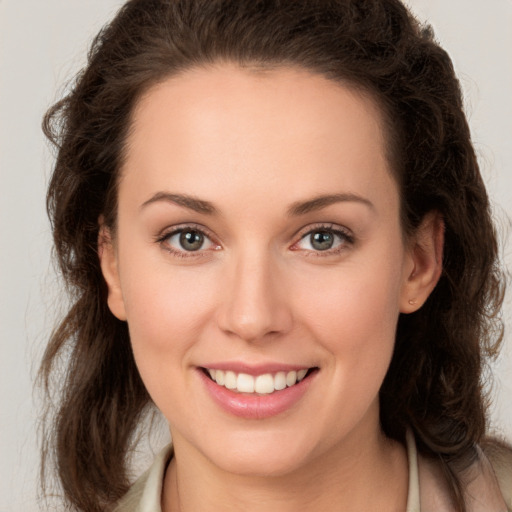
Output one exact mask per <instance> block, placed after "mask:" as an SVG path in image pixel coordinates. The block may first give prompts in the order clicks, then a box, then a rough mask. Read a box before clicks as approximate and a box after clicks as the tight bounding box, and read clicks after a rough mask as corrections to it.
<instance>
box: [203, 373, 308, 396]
mask: <svg viewBox="0 0 512 512" xmlns="http://www.w3.org/2000/svg"><path fill="white" fill-rule="evenodd" d="M205 370H206V372H207V373H208V375H209V376H210V378H211V379H212V380H213V381H214V382H216V383H217V384H218V385H219V386H222V387H225V388H226V389H229V390H231V391H234V392H238V393H251V394H259V395H269V394H271V393H274V392H275V391H281V390H283V389H286V388H287V387H288V388H289V387H292V386H295V385H296V384H297V383H299V382H301V381H302V380H303V379H304V378H305V377H306V375H307V373H308V372H309V370H310V369H308V368H303V369H300V370H297V371H295V370H292V371H289V372H284V371H280V372H276V373H264V374H261V375H254V376H253V375H249V374H247V373H236V372H233V371H224V370H218V369H214V368H205Z"/></svg>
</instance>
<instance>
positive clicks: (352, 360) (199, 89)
mask: <svg viewBox="0 0 512 512" xmlns="http://www.w3.org/2000/svg"><path fill="white" fill-rule="evenodd" d="M128 142H129V144H128V149H127V155H126V161H125V164H124V167H123V169H122V175H121V180H120V186H119V198H118V199H119V209H118V227H117V230H116V236H115V240H114V241H113V244H112V245H111V246H108V247H106V248H103V250H102V251H101V254H102V255H101V259H102V268H103V271H104V275H105V278H106V280H107V282H108V285H109V306H110V308H111V310H112V312H113V313H114V314H115V315H116V316H117V317H118V318H121V319H123V320H124V319H126V320H127V322H128V326H129V331H130V336H131V341H132V346H133V352H134V355H135V359H136V363H137V366H138V369H139V371H140V375H141V377H142V379H143V381H144V383H145V385H146V387H147V389H148V391H149V393H150V395H151V397H152V398H153V400H154V402H155V404H156V405H157V407H158V408H159V409H160V410H161V411H162V413H163V415H164V416H165V418H166V419H167V421H168V423H169V426H170V430H171V434H172V437H173V440H174V444H175V450H176V454H177V456H178V457H179V456H180V454H181V453H182V454H187V455H188V456H193V455H194V456H196V457H203V458H204V459H205V460H208V461H210V462H211V463H213V464H215V465H216V466H218V467H220V468H222V469H224V470H228V471H236V472H239V473H247V474H249V473H250V474H285V473H287V472H290V471H293V470H296V469H298V468H300V467H303V466H304V465H306V464H308V463H313V461H314V460H321V459H322V458H325V457H327V456H328V454H334V453H338V452H343V451H344V450H345V451H346V450H347V449H349V447H350V446H354V445H355V444H357V443H356V441H357V440H361V439H365V438H366V439H367V438H368V436H369V435H377V433H378V431H379V426H378V425H379V423H378V414H379V409H378V407H379V406H378V392H379V388H380V386H381V383H382V381H383V379H384V376H385V373H386V370H387V368H388V364H389V362H390V359H391V355H392V351H393V345H394V339H395V329H396V324H397V319H398V315H399V313H400V311H405V312H407V308H411V307H412V306H410V305H408V304H409V303H408V299H411V296H412V298H414V299H417V301H418V302H420V299H421V297H420V298H418V290H413V289H412V284H411V283H413V282H414V279H415V276H417V275H418V274H420V273H421V272H419V271H418V268H416V266H415V265H417V261H415V256H414V252H413V251H412V250H411V249H409V248H408V247H409V245H408V244H406V243H405V242H404V239H403V236H402V232H401V228H400V222H399V197H398V190H397V185H396V182H395V180H394V178H393V176H392V173H391V170H390V168H389V163H388V161H387V159H386V155H385V140H384V135H383V132H382V120H381V116H380V113H379V110H378V108H377V107H376V105H375V104H374V102H373V101H372V100H371V99H370V98H369V97H366V96H364V95H362V94H361V93H358V92H355V91H354V90H353V89H350V88H348V87H345V86H341V85H339V84H336V83H334V82H332V81H329V80H327V79H325V78H323V77H320V76H318V75H314V74H310V73H309V72H307V71H304V70H300V69H279V70H272V71H266V72H256V71H249V70H247V69H245V70H244V69H240V68H238V67H236V66H234V65H232V66H231V65H227V64H225V65H218V66H215V67H211V68H208V69H195V70H190V71H187V72H186V73H184V74H182V75H180V76H177V77H173V78H170V79H168V80H167V81H165V82H163V83H161V84H159V85H158V86H155V87H154V88H153V89H151V90H149V92H148V93H147V94H146V95H145V96H144V97H143V98H142V99H141V100H140V102H139V104H138V106H137V108H136V110H135V112H134V116H133V129H132V131H131V134H130V136H129V140H128ZM414 294H415V296H414Z"/></svg>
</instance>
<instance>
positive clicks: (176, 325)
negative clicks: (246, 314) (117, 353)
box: [123, 263, 214, 394]
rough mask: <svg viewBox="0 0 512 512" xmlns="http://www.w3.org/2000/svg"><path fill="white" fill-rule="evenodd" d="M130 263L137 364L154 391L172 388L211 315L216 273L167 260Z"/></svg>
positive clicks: (128, 296)
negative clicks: (169, 263)
mask: <svg viewBox="0 0 512 512" xmlns="http://www.w3.org/2000/svg"><path fill="white" fill-rule="evenodd" d="M129 268H130V273H129V274H126V275H125V276H123V277H124V279H125V283H124V286H123V289H124V298H125V306H126V314H127V318H128V326H129V331H130V339H131V344H132V348H133V352H134V357H135V360H136V363H137V367H138V368H139V372H140V374H141V377H142V379H143V381H144V383H145V384H146V387H147V388H148V390H149V392H150V393H151V394H153V393H161V392H166V393H167V388H168V387H169V386H172V382H173V380H174V378H175V376H177V375H178V374H179V373H181V370H183V369H185V368H186V367H187V365H188V364H189V362H190V358H189V357H188V356H189V353H190V351H191V350H192V348H193V347H194V345H195V343H196V342H197V340H198V338H199V336H200V333H201V332H202V330H203V329H204V325H205V323H206V322H207V321H208V319H209V318H210V317H211V311H212V307H213V305H212V296H214V293H212V284H213V283H211V281H212V279H211V278H209V276H208V275H202V276H201V278H200V277H199V275H197V272H193V271H192V272H183V271H177V270H176V269H173V268H172V267H171V266H166V265H164V267H162V264H161V263H160V265H159V266H157V265H146V266H145V269H144V270H143V269H141V268H136V267H135V266H131V267H129ZM173 370H174V371H173ZM162 376H165V378H162Z"/></svg>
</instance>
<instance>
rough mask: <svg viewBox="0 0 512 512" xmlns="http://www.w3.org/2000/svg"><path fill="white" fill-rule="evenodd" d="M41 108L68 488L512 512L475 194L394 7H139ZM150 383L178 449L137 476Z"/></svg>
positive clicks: (220, 2) (472, 174) (228, 502)
mask: <svg viewBox="0 0 512 512" xmlns="http://www.w3.org/2000/svg"><path fill="white" fill-rule="evenodd" d="M45 129H46V133H47V134H48V136H49V137H50V138H51V139H52V140H53V141H54V142H55V143H56V144H57V145H58V148H59V152H58V157H57V162H56V166H55V171H54V174H53V177H52V181H51V183H50V188H49V194H48V205H49V212H50V217H51V219H52V222H53V230H54V237H55V244H56V250H57V255H58V258H59V263H60V266H61V269H62V271H63V275H64V277H65V279H66V280H67V283H68V285H70V287H71V290H72V292H73V298H74V305H73V307H72V308H71V310H70V312H69V313H68V315H67V317H66V318H65V319H64V321H63V322H62V324H61V325H60V327H59V328H58V329H57V330H56V332H55V334H54V335H53V337H52V339H51V341H50V344H49V346H48V349H47V352H46V355H45V358H44V361H43V364H42V368H41V372H42V377H43V379H45V381H46V383H47V385H48V382H49V376H50V375H51V374H52V372H53V370H54V368H55V364H56V361H57V359H58V357H59V356H60V355H61V354H62V353H64V351H66V350H68V351H69V359H68V361H67V369H66V381H65V385H64V386H63V389H64V390H65V391H64V392H63V394H62V398H61V403H60V408H59V411H58V414H57V415H56V417H55V420H54V427H53V428H54V430H53V434H52V437H51V438H50V436H48V437H47V439H48V442H49V443H50V442H51V443H53V444H52V445H49V444H48V445H46V446H45V447H44V449H43V453H44V455H45V456H47V455H48V454H49V453H50V452H49V450H50V449H52V448H51V446H53V447H54V448H53V449H54V450H55V456H56V462H57V466H58V471H59V477H60V480H61V483H62V487H63V489H64V493H65V499H66V500H67V501H68V503H69V504H70V505H71V506H73V507H74V508H75V509H76V510H86V511H95V510H110V509H112V508H115V510H118V511H130V510H141V511H144V512H150V511H152V512H153V511H159V510H162V511H164V512H169V511H173V512H175V511H181V512H187V511H191V510H202V511H203V510H205V511H206V510H230V509H235V510H274V511H279V510H291V509H294V510H304V511H306V510H325V511H329V510H333V511H334V510H379V511H387V510H389V511H397V510H404V511H405V510H407V511H408V512H410V511H413V510H414V511H416V510H421V511H422V512H424V511H430V510H436V511H442V510H447V511H448V510H450V511H451V510H456V511H464V510H467V511H470V510H471V511H476V510H496V511H504V510H507V507H508V508H510V507H512V503H511V496H510V495H511V494H512V490H511V485H510V482H511V481H512V476H511V475H512V469H511V466H512V462H511V456H510V454H509V452H507V449H506V448H504V447H500V446H498V445H497V444H492V445H491V444H489V446H487V444H486V441H485V435H486V422H485V396H484V395H483V392H482V389H481V380H480V376H481V369H482V365H483V362H484V358H485V356H486V355H489V354H493V353H494V352H495V351H496V350H497V348H498V345H499V342H500V340H501V330H500V327H499V325H496V320H495V317H496V314H497V312H498V311H499V308H500V305H501V301H502V287H501V285H500V277H501V276H500V272H499V268H498V267H497V263H496V252H497V250H496V239H495V235H494V229H493V225H492V221H491V218H490V214H489V204H488V199H487V195H486V192H485V188H484V186H483V183H482V180H481V177H480V174H479V172H478V166H477V162H476V158H475V154H474V151H473V148H472V146H471V141H470V134H469V130H468V126H467V123H466V119H465V117H464V114H463V111H462V101H461V95H460V90H459V87H458V82H457V80H456V78H455V76H454V73H453V68H452V65H451V62H450V59H449V58H448V56H447V55H446V53H445V52H444V51H443V50H442V49H441V48H439V46H438V45H437V44H436V43H435V41H434V40H433V36H432V34H431V32H430V31H429V30H428V29H421V28H420V27H419V26H418V24H417V23H416V21H415V20H414V19H413V18H412V17H411V15H410V14H409V13H408V12H407V10H406V9H405V7H404V6H403V5H402V4H401V3H399V2H398V1H395V0H379V1H377V0H375V1H364V2H362V1H360V0H357V1H356V0H337V1H329V2H324V1H320V0H299V1H297V0H295V1H293V2H292V1H277V0H275V1H255V0H251V1H249V0H242V1H240V0H237V1H235V0H215V1H211V0H208V1H206V0H181V1H180V0H158V1H157V0H155V1H151V2H148V1H147V0H145V1H142V0H132V1H130V2H128V3H127V4H126V5H125V6H124V8H123V9H122V10H121V11H120V12H119V14H118V15H117V16H116V18H115V19H114V20H113V22H112V23H111V24H110V25H109V26H108V27H106V29H105V30H104V31H103V32H102V33H101V34H100V35H99V36H98V37H97V39H96V40H95V42H94V45H93V48H92V50H91V53H90V58H89V63H88V66H87V68H86V69H85V70H84V72H83V73H82V75H81V76H80V77H79V78H78V80H77V82H76V84H75V87H74V89H73V90H72V92H71V93H70V94H69V96H67V97H66V98H65V99H64V100H63V101H62V102H60V103H58V104H57V105H56V106H54V107H53V109H52V110H51V111H50V112H49V113H48V114H47V117H46V122H45ZM153 404H154V405H155V406H156V408H158V409H159V410H160V411H161V413H162V414H163V416H164V417H165V419H166V421H167V423H168V425H169V430H170V433H171V436H172V439H173V443H172V448H171V447H169V448H167V449H166V450H165V451H164V452H162V454H161V455H160V456H159V457H157V459H156V460H155V463H154V464H153V466H152V468H151V469H150V470H149V473H147V474H146V475H145V476H143V477H142V478H141V479H139V480H138V482H137V483H135V484H134V485H133V486H132V487H131V489H129V487H130V481H129V478H128V471H127V460H128V458H129V455H130V453H131V452H132V451H133V449H134V432H135V431H136V427H137V425H138V424H140V422H141V420H142V418H143V415H144V414H145V413H147V412H148V411H149V410H150V408H151V407H152V405H153ZM44 464H45V458H43V467H44ZM125 493H127V494H125Z"/></svg>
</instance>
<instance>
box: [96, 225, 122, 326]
mask: <svg viewBox="0 0 512 512" xmlns="http://www.w3.org/2000/svg"><path fill="white" fill-rule="evenodd" d="M102 220H103V219H102V218H100V230H99V233H98V257H99V260H100V266H101V272H102V274H103V278H104V279H105V282H106V283H107V288H108V307H109V309H110V311H111V312H112V314H113V315H114V316H115V317H117V318H118V319H119V320H123V321H124V320H126V311H125V307H124V299H123V294H122V291H121V283H120V279H119V270H118V261H117V254H116V249H115V246H114V242H113V240H112V233H111V231H110V229H109V228H108V227H107V226H105V224H104V223H103V222H102Z"/></svg>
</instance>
